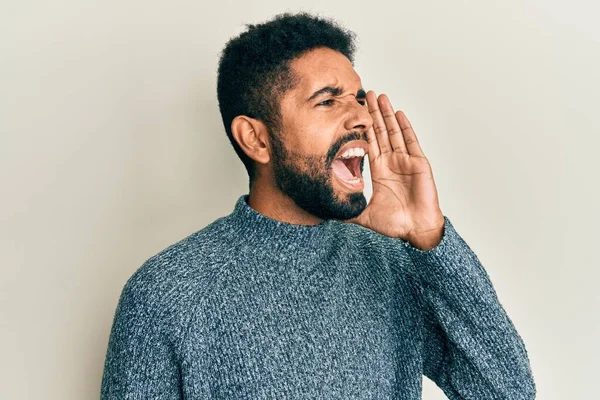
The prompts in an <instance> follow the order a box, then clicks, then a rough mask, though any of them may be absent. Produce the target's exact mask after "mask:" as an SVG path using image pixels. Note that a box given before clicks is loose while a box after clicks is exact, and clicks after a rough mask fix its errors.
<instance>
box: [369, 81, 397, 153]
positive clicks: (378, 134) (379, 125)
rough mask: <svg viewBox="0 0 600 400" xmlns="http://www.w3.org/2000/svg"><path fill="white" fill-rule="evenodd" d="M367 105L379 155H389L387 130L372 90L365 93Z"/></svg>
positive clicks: (390, 149) (389, 147)
mask: <svg viewBox="0 0 600 400" xmlns="http://www.w3.org/2000/svg"><path fill="white" fill-rule="evenodd" d="M367 104H368V106H369V113H370V114H371V117H372V118H373V131H375V138H376V139H377V145H378V146H379V152H380V153H381V154H385V153H389V152H391V151H392V148H391V146H390V140H389V139H388V135H387V128H386V126H385V122H384V121H383V116H382V115H381V111H380V110H379V103H378V102H377V96H376V95H375V92H374V91H372V90H369V91H368V92H367Z"/></svg>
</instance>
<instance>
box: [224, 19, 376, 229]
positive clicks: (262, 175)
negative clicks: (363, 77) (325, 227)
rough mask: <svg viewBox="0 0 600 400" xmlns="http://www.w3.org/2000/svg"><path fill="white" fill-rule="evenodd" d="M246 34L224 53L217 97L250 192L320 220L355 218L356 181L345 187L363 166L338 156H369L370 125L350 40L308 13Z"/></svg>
mask: <svg viewBox="0 0 600 400" xmlns="http://www.w3.org/2000/svg"><path fill="white" fill-rule="evenodd" d="M248 27H249V29H248V30H247V31H246V32H244V33H242V34H241V35H239V36H238V37H236V38H233V39H231V40H230V41H229V42H228V43H227V45H226V47H225V49H224V50H223V52H222V55H221V59H220V63H219V72H218V81H217V92H218V100H219V107H220V110H221V115H222V118H223V123H224V126H225V130H226V131H227V135H228V137H229V140H230V142H231V144H232V145H233V147H234V149H235V151H236V153H237V154H238V156H239V157H240V158H241V160H242V162H243V163H244V165H245V167H246V170H247V171H248V175H249V178H250V187H251V189H252V186H253V185H254V184H256V182H260V184H272V185H274V186H275V187H276V188H277V189H278V190H279V191H281V192H282V193H284V194H285V195H287V196H288V197H290V198H291V199H292V200H294V202H295V203H296V204H297V205H298V206H299V207H301V208H303V209H304V210H306V211H307V212H309V213H311V214H313V215H315V216H317V217H319V218H322V219H331V218H335V219H348V218H353V217H355V216H357V215H358V214H360V212H362V210H363V209H364V207H365V206H366V199H365V197H364V195H363V194H362V188H363V187H364V185H363V183H362V177H361V178H360V182H359V184H352V183H348V181H352V180H353V179H352V178H353V175H362V168H363V165H364V158H363V157H361V156H360V155H361V154H360V152H358V153H354V156H356V155H357V154H358V156H359V157H355V158H349V159H345V160H344V161H342V160H341V159H340V156H342V155H343V153H344V152H345V150H346V149H347V148H350V147H352V148H356V147H362V148H363V149H364V151H365V152H366V151H367V147H366V131H367V129H368V128H369V127H370V126H371V125H372V119H371V117H370V115H369V113H368V110H367V107H366V105H365V104H366V100H365V92H364V90H363V88H362V84H361V81H360V77H359V76H358V75H357V74H356V72H355V71H354V68H353V57H354V51H355V45H354V34H353V33H352V32H349V31H346V30H344V29H342V28H341V27H339V26H338V25H337V24H336V23H334V22H333V21H330V20H326V19H323V18H319V17H315V16H311V15H309V14H306V13H299V14H295V15H292V14H288V13H286V14H280V15H278V16H276V17H275V18H274V19H273V20H271V21H269V22H266V23H263V24H260V25H248ZM324 88H325V89H324ZM323 89H324V90H323ZM352 155H353V154H352V153H350V154H346V156H352ZM346 165H348V167H346Z"/></svg>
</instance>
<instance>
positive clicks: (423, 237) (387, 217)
mask: <svg viewBox="0 0 600 400" xmlns="http://www.w3.org/2000/svg"><path fill="white" fill-rule="evenodd" d="M367 104H368V107H369V112H370V114H371V116H372V117H373V126H372V127H371V128H370V129H369V130H368V131H367V141H368V142H369V153H368V157H369V167H370V170H371V179H372V182H373V195H372V197H371V200H370V201H369V204H367V207H366V208H365V210H364V211H363V212H362V213H361V214H360V215H359V216H358V217H356V218H353V219H350V220H347V221H346V222H351V223H356V224H359V225H362V226H364V227H366V228H369V229H372V230H374V231H376V232H379V233H381V234H383V235H386V236H390V237H396V238H402V239H404V240H408V241H409V242H410V243H411V244H412V245H413V246H415V247H417V248H420V249H423V250H428V249H430V248H433V247H435V246H436V245H437V244H438V243H439V242H440V241H441V238H442V235H443V228H444V215H443V213H442V211H441V210H440V207H439V201H438V194H437V189H436V186H435V182H434V179H433V172H432V170H431V166H430V164H429V161H428V160H427V158H426V157H425V155H424V154H423V151H422V150H421V146H420V145H419V141H418V140H417V136H416V134H415V132H414V131H413V129H412V126H411V125H410V122H409V121H408V118H406V115H405V114H404V113H403V112H402V111H397V112H396V113H394V109H393V108H392V104H391V103H390V101H389V99H388V97H387V96H386V95H385V94H381V95H380V96H379V98H377V96H376V95H375V92H373V91H372V90H370V91H369V92H368V93H367Z"/></svg>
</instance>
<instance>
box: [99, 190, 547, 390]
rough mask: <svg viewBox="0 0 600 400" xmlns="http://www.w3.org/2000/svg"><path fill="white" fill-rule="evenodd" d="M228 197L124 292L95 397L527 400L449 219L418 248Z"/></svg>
mask: <svg viewBox="0 0 600 400" xmlns="http://www.w3.org/2000/svg"><path fill="white" fill-rule="evenodd" d="M247 198H248V195H242V196H240V197H239V199H238V200H237V202H236V204H235V206H234V208H233V211H232V213H231V214H229V215H226V216H224V217H221V218H219V219H217V220H215V221H214V222H212V223H211V224H209V225H208V226H206V227H205V228H203V229H201V230H199V231H197V232H195V233H193V234H191V235H190V236H188V237H186V238H184V239H182V240H180V241H179V242H177V243H175V244H173V245H171V246H169V247H168V248H166V249H164V250H163V251H161V252H159V253H158V254H156V255H154V256H153V257H151V258H149V259H148V260H147V261H146V262H145V263H144V264H143V265H142V266H141V267H140V268H139V269H138V270H137V271H136V272H135V273H134V274H133V275H132V276H131V277H130V278H129V279H128V281H127V283H126V284H125V286H124V288H123V291H122V293H121V296H120V299H119V303H118V306H117V309H116V313H115V317H114V322H113V325H112V330H111V333H110V338H109V343H108V351H107V354H106V361H105V365H104V374H103V377H102V387H101V399H103V400H109V399H411V400H415V399H421V390H422V380H423V375H425V376H427V377H428V378H429V379H431V380H433V381H434V382H435V383H436V384H437V385H438V386H439V387H440V388H441V389H442V390H443V391H444V393H445V394H446V396H447V397H448V398H449V399H452V400H454V399H469V400H470V399H472V400H484V399H506V400H508V399H510V400H520V399H534V398H535V393H536V388H535V384H534V380H533V375H532V372H531V369H530V363H529V359H528V355H527V351H526V349H525V345H524V343H523V341H522V339H521V337H520V336H519V334H518V333H517V331H516V329H515V326H514V325H513V323H512V321H511V320H510V318H509V317H508V315H507V314H506V312H505V310H504V309H503V307H502V305H501V304H500V302H499V300H498V298H497V295H496V292H495V290H494V288H493V286H492V283H491V281H490V279H489V276H488V274H487V273H486V271H485V270H484V268H483V266H482V265H481V263H480V262H479V259H478V258H477V256H476V255H475V253H474V252H473V251H472V250H471V249H470V247H469V246H468V245H467V244H466V242H465V241H464V240H463V239H462V238H461V237H460V236H459V234H458V233H457V232H456V230H455V229H454V227H453V225H452V224H451V222H450V220H449V219H448V217H447V216H444V221H445V223H444V234H443V237H442V241H441V243H439V244H438V245H437V246H436V247H434V248H433V249H430V250H426V251H423V250H420V249H417V248H415V247H413V246H412V245H411V244H410V243H409V242H407V241H405V240H403V239H399V238H390V237H387V236H384V235H381V234H379V233H376V232H374V231H372V230H370V229H367V228H364V227H362V226H359V225H356V224H350V223H344V222H341V221H337V220H328V221H323V222H321V223H319V224H318V225H311V226H307V225H295V224H289V223H285V222H281V221H277V220H274V219H271V218H269V217H266V216H265V215H263V214H260V213H258V212H257V211H255V210H254V209H252V208H251V207H250V206H249V205H248V204H247V202H246V201H247Z"/></svg>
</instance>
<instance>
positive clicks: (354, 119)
mask: <svg viewBox="0 0 600 400" xmlns="http://www.w3.org/2000/svg"><path fill="white" fill-rule="evenodd" d="M361 102H364V103H365V105H362V104H360V103H359V102H358V100H356V99H355V98H353V99H349V101H348V103H349V104H348V105H347V107H348V111H347V113H348V115H347V117H346V120H345V121H344V128H345V129H346V130H347V131H361V133H362V132H365V133H366V132H367V131H368V130H369V129H370V128H371V126H373V117H371V114H370V113H369V108H368V107H367V105H366V103H367V100H366V99H365V100H361Z"/></svg>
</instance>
